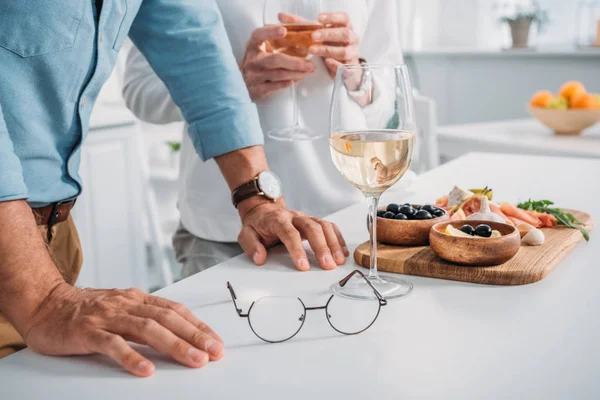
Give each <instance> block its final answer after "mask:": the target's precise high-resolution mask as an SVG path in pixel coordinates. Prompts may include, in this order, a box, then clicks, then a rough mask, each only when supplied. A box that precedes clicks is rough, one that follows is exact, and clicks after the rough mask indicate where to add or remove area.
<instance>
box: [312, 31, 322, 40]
mask: <svg viewBox="0 0 600 400" xmlns="http://www.w3.org/2000/svg"><path fill="white" fill-rule="evenodd" d="M312 38H313V40H321V39H322V38H323V34H322V33H321V32H314V33H313V34H312Z"/></svg>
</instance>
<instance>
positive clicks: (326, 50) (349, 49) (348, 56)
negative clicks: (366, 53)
mask: <svg viewBox="0 0 600 400" xmlns="http://www.w3.org/2000/svg"><path fill="white" fill-rule="evenodd" d="M308 52H309V53H311V54H313V55H315V56H317V57H324V58H335V59H336V60H338V61H352V60H356V59H358V49H357V48H356V47H355V46H326V45H312V46H310V47H309V48H308Z"/></svg>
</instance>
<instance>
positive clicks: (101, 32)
mask: <svg viewBox="0 0 600 400" xmlns="http://www.w3.org/2000/svg"><path fill="white" fill-rule="evenodd" d="M99 39H100V41H102V32H100V38H99Z"/></svg>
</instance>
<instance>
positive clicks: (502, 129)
mask: <svg viewBox="0 0 600 400" xmlns="http://www.w3.org/2000/svg"><path fill="white" fill-rule="evenodd" d="M437 133H438V141H439V149H440V155H441V157H442V159H452V158H456V157H458V156H461V155H463V154H466V153H468V152H472V151H483V152H494V153H513V154H514V153H517V154H538V155H546V156H562V157H585V158H597V159H600V124H596V125H595V126H593V127H591V128H589V129H587V130H585V131H584V132H583V135H581V136H562V135H555V134H554V133H553V132H552V130H550V129H549V128H547V127H546V126H544V125H542V124H541V123H540V122H538V121H536V120H534V119H532V118H529V119H518V120H509V121H495V122H485V123H474V124H460V125H448V126H440V127H439V128H438V131H437Z"/></svg>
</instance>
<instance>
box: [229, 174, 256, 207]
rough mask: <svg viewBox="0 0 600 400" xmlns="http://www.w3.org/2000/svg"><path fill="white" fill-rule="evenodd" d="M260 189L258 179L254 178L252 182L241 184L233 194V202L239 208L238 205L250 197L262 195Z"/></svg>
mask: <svg viewBox="0 0 600 400" xmlns="http://www.w3.org/2000/svg"><path fill="white" fill-rule="evenodd" d="M261 193H262V192H261V191H260V188H259V187H258V179H256V178H254V179H252V180H251V181H248V182H246V183H243V184H241V185H240V186H238V187H237V188H235V189H233V191H232V192H231V202H232V203H233V206H234V207H235V208H237V206H238V204H240V203H241V202H242V201H244V200H246V199H249V198H250V197H253V196H257V195H259V194H261Z"/></svg>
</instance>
